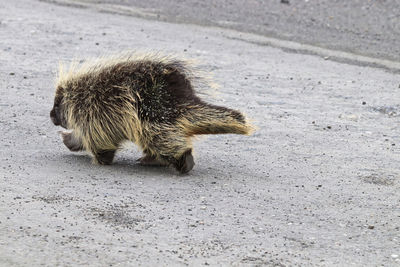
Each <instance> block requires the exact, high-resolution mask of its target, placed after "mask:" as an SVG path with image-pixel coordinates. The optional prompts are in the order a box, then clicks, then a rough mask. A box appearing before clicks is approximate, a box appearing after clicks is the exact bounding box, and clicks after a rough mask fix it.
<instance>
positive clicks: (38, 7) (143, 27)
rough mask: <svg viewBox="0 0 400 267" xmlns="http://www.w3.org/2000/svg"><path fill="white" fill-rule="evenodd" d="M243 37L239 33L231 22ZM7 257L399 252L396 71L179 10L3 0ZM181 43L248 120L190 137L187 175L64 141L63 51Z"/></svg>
mask: <svg viewBox="0 0 400 267" xmlns="http://www.w3.org/2000/svg"><path fill="white" fill-rule="evenodd" d="M235 36H236V37H238V36H240V38H233V37H235ZM0 38H1V40H2V42H0V95H1V97H0V107H1V113H0V127H1V128H0V136H1V137H0V145H1V147H2V149H1V151H0V162H1V165H0V166H1V167H0V266H76V265H84V266H132V265H144V266H155V265H174V266H176V265H195V266H200V265H212V266H215V265H217V266H219V265H222V266H229V265H233V266H242V265H249V266H398V265H399V264H400V208H399V207H400V196H399V188H400V170H399V166H400V148H399V147H400V135H399V131H400V124H399V122H400V103H399V99H400V92H399V87H400V79H399V76H398V75H396V74H393V73H391V72H387V71H384V70H381V69H376V68H371V67H362V66H355V65H348V64H342V63H337V62H333V61H329V60H324V59H323V58H321V57H317V56H312V55H302V54H294V53H287V52H284V51H282V50H280V49H277V48H273V47H269V46H265V45H258V44H256V43H251V42H244V41H242V40H239V39H245V38H248V36H247V35H243V34H242V33H239V32H235V31H232V30H228V29H221V28H212V27H211V28H207V27H201V26H194V25H185V24H170V23H165V22H157V21H151V20H143V19H139V18H134V17H129V16H121V15H118V14H111V13H99V12H97V11H95V10H94V9H82V8H73V7H68V6H58V5H53V4H49V3H45V2H38V1H28V0H20V1H2V2H0ZM144 48H145V49H147V50H153V51H154V50H155V51H163V52H165V53H173V54H180V55H182V56H185V57H188V58H193V59H195V60H196V61H198V62H199V63H198V64H199V66H200V67H201V68H202V69H203V70H205V71H207V72H211V73H213V75H214V80H215V81H216V82H217V83H219V85H220V88H219V90H218V92H217V93H213V92H212V91H211V90H207V91H201V92H200V93H201V96H202V97H203V98H205V99H207V100H208V101H210V102H213V103H215V104H220V105H225V106H229V107H233V108H237V109H239V110H242V111H243V112H245V113H246V114H247V115H248V116H249V117H251V118H252V119H253V120H254V124H255V125H256V126H257V127H258V130H257V131H256V133H255V134H253V135H252V136H249V137H247V136H235V135H219V136H210V137H208V138H201V139H199V140H198V141H197V142H196V144H195V160H196V166H195V168H194V169H193V170H192V171H191V172H190V173H189V174H188V175H183V176H182V175H178V174H177V173H176V172H175V171H174V170H173V169H166V168H148V167H141V166H138V165H137V164H136V163H135V159H136V158H138V157H139V156H140V153H139V151H138V150H137V149H136V148H134V147H133V146H129V147H127V148H126V149H124V150H123V151H121V152H120V153H119V154H118V155H117V157H116V159H115V164H114V165H112V166H97V165H92V164H91V163H90V157H89V156H88V155H85V154H84V153H79V154H74V153H71V152H69V151H68V150H67V149H66V148H65V147H64V146H63V144H62V142H61V140H60V138H59V136H58V134H57V131H58V130H59V129H58V128H57V127H55V126H54V125H52V123H51V122H50V119H49V111H50V109H51V106H52V101H53V96H54V80H55V76H56V70H57V66H58V62H59V60H64V61H68V60H71V59H73V58H85V57H90V56H99V55H104V54H105V53H111V52H118V51H121V50H128V49H138V50H142V49H144Z"/></svg>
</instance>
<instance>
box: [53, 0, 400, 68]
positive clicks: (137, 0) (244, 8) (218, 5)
mask: <svg viewBox="0 0 400 267" xmlns="http://www.w3.org/2000/svg"><path fill="white" fill-rule="evenodd" d="M56 1H57V2H68V0H56ZM70 2H71V1H70ZM72 2H74V3H91V4H95V5H97V6H107V7H108V8H110V7H112V6H114V7H116V8H118V7H120V9H121V8H122V9H123V8H125V11H128V10H127V9H126V8H132V9H133V10H134V11H136V12H131V13H129V14H130V15H134V16H139V17H144V18H150V19H156V20H161V21H170V22H181V23H193V24H199V25H213V26H220V27H224V28H231V29H235V30H239V31H243V32H252V33H257V34H260V35H264V36H269V37H277V38H279V39H285V40H291V41H296V42H300V43H305V44H311V45H315V46H320V47H324V48H330V49H335V50H341V51H346V52H351V53H355V54H360V55H366V56H370V57H376V58H384V59H390V60H395V61H400V2H399V1H396V0H385V1H366V0H352V1H348V0H335V1H332V0H286V1H281V0H264V1H263V0H246V1H241V0H212V1H198V0H179V1H178V0H173V1H163V0H147V1H141V0H78V1H72ZM120 11H122V10H120ZM125 13H126V14H128V12H125Z"/></svg>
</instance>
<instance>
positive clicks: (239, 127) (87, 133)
mask: <svg viewBox="0 0 400 267" xmlns="http://www.w3.org/2000/svg"><path fill="white" fill-rule="evenodd" d="M188 66H189V64H187V63H185V62H183V61H180V60H176V59H173V58H166V57H160V56H156V55H147V56H142V57H139V56H137V55H132V54H130V55H125V56H119V57H115V58H113V59H104V60H100V61H98V62H97V63H93V64H84V65H80V66H79V65H72V66H71V67H70V68H69V70H68V71H67V72H65V71H64V70H63V68H62V67H61V68H60V71H59V77H58V81H57V85H56V94H55V100H54V107H53V109H52V111H51V112H50V117H51V119H52V121H53V123H54V124H55V125H61V126H62V127H64V128H66V129H70V130H72V132H63V133H62V137H63V141H64V144H65V145H66V146H67V147H68V148H69V149H70V150H71V151H80V150H86V151H89V152H91V153H92V154H93V155H94V159H95V162H97V163H99V164H111V163H112V160H113V157H114V154H115V151H116V150H118V148H119V147H120V145H121V143H122V142H123V141H126V140H130V141H132V142H135V143H136V144H137V145H138V146H140V148H141V149H142V150H143V152H144V157H143V158H141V163H142V164H145V165H173V166H174V167H175V168H176V169H177V170H178V171H180V172H181V173H186V172H188V171H190V170H191V169H192V168H193V166H194V161H193V156H192V154H191V152H192V143H191V137H193V136H194V135H200V134H225V133H234V134H249V133H250V132H251V131H252V127H251V126H250V125H249V124H248V123H247V121H246V119H245V117H244V116H243V115H242V114H241V113H240V112H238V111H235V110H231V109H228V108H224V107H219V106H214V105H210V104H207V103H205V102H203V101H202V100H201V99H200V98H199V97H197V96H196V94H195V91H194V90H193V87H192V85H193V84H194V83H193V82H195V81H196V77H195V76H194V75H193V72H192V71H191V70H190V69H189V67H188Z"/></svg>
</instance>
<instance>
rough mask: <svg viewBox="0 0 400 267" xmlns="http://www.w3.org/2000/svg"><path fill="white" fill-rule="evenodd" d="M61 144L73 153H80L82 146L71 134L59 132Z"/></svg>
mask: <svg viewBox="0 0 400 267" xmlns="http://www.w3.org/2000/svg"><path fill="white" fill-rule="evenodd" d="M60 134H61V137H62V140H63V143H64V145H65V146H66V147H68V149H69V150H71V151H73V152H77V151H82V150H83V145H82V143H81V142H80V141H79V139H78V138H76V137H75V135H74V133H73V132H60Z"/></svg>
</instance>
